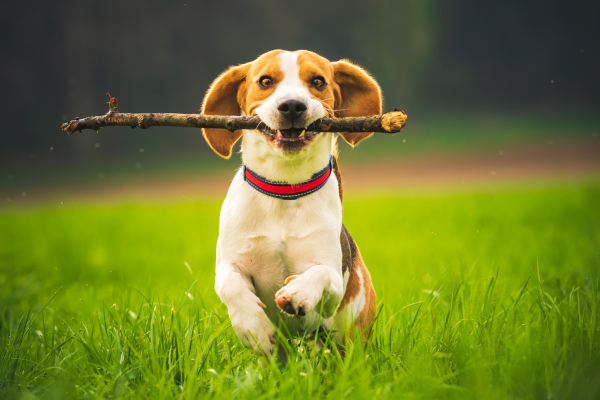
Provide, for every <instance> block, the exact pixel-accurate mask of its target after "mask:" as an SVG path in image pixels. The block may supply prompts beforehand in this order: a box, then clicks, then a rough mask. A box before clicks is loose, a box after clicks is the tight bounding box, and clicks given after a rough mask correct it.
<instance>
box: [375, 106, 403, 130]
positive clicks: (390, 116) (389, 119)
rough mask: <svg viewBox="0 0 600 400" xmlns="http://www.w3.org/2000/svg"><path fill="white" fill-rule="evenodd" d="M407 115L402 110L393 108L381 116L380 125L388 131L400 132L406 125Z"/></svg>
mask: <svg viewBox="0 0 600 400" xmlns="http://www.w3.org/2000/svg"><path fill="white" fill-rule="evenodd" d="M407 119H408V116H407V115H406V113H405V112H404V111H402V110H394V111H392V112H389V113H387V114H384V115H383V116H382V117H381V127H382V128H383V129H384V130H385V131H386V132H388V133H396V132H400V130H401V129H402V128H403V127H404V125H406V120H407Z"/></svg>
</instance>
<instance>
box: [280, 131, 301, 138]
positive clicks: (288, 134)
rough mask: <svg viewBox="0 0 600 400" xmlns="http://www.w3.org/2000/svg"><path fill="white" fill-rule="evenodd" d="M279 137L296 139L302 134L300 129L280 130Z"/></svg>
mask: <svg viewBox="0 0 600 400" xmlns="http://www.w3.org/2000/svg"><path fill="white" fill-rule="evenodd" d="M280 132H281V137H284V138H297V137H299V136H300V134H301V133H302V129H285V130H281V131H280Z"/></svg>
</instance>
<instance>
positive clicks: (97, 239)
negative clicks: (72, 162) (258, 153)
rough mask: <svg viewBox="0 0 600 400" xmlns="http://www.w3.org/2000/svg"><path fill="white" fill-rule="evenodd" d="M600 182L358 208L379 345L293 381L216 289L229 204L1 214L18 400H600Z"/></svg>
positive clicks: (302, 352)
mask: <svg viewBox="0 0 600 400" xmlns="http://www.w3.org/2000/svg"><path fill="white" fill-rule="evenodd" d="M599 204H600V181H598V180H593V181H586V182H579V183H571V184H556V185H554V186H552V185H549V186H544V187H535V186H527V185H520V186H506V187H503V188H495V189H489V188H488V189H485V190H484V189H481V190H478V189H477V188H473V189H471V190H470V191H465V192H460V193H448V192H427V193H425V192H421V193H411V194H406V193H393V192H382V193H380V194H376V193H372V194H368V193H367V194H365V195H363V196H360V197H357V196H354V197H349V198H347V199H346V203H345V208H344V212H345V216H344V220H345V223H346V225H347V227H348V229H349V230H350V232H351V233H352V235H353V236H354V238H355V240H356V241H357V243H358V245H359V247H360V250H361V252H362V255H363V258H364V259H365V262H366V264H367V266H368V268H369V270H370V271H371V274H372V277H373V282H374V285H375V289H376V291H377V296H378V303H379V305H378V311H379V313H378V318H377V321H376V325H375V328H374V330H373V331H372V333H371V335H370V337H369V339H368V341H367V344H366V349H365V348H363V346H362V343H361V341H360V340H355V341H354V344H350V345H348V346H347V348H346V349H345V351H346V356H345V357H342V356H340V353H339V351H338V349H337V347H335V346H329V347H328V348H326V349H324V350H320V351H317V350H316V349H315V348H314V347H312V346H311V341H310V340H306V339H305V340H301V341H300V342H299V344H297V345H294V346H289V348H288V350H289V351H290V352H292V353H293V354H292V356H291V361H290V363H289V364H288V365H287V366H286V367H284V368H282V367H280V366H279V365H277V364H276V363H274V362H272V363H271V364H268V365H266V366H261V363H260V358H259V357H258V356H256V355H255V354H253V353H252V352H250V351H249V350H246V349H244V348H242V347H241V346H240V344H239V341H238V339H237V338H236V336H235V334H234V333H233V331H232V329H231V328H230V327H229V322H228V316H227V310H226V308H225V307H224V306H223V305H222V304H221V303H220V301H219V299H218V298H217V296H216V295H215V293H214V290H213V283H214V260H215V245H216V239H217V230H218V213H219V208H220V201H214V202H210V201H206V202H196V203H191V202H190V203H178V204H164V203H146V204H114V205H109V206H107V205H92V204H80V205H63V206H59V205H57V206H52V207H42V206H36V207H33V206H32V207H29V208H26V207H23V208H12V209H8V208H5V209H3V210H0V226H1V227H2V229H0V311H1V314H0V397H1V398H3V399H7V398H19V397H21V396H22V397H24V398H59V399H64V398H71V397H73V398H115V399H116V398H151V399H155V398H156V399H158V398H186V399H187V398H204V397H207V398H231V397H235V398H239V399H245V398H248V399H263V398H286V399H303V400H305V399H308V398H325V397H327V398H332V399H340V398H375V397H376V398H377V399H385V398H394V399H397V398H411V399H420V398H432V399H443V398H456V399H496V398H503V399H505V398H519V399H533V398H540V399H541V398H543V399H575V398H577V399H593V398H598V396H600V380H598V379H597V378H598V376H600V349H599V344H600V341H599V339H600V321H599V317H600V297H599V296H600V294H599V293H598V285H599V284H598V279H599V277H600V274H599V272H600V254H599V253H600V209H599V208H598V205H599Z"/></svg>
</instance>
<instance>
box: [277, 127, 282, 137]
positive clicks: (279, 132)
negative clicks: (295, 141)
mask: <svg viewBox="0 0 600 400" xmlns="http://www.w3.org/2000/svg"><path fill="white" fill-rule="evenodd" d="M277 137H281V131H280V130H279V129H277Z"/></svg>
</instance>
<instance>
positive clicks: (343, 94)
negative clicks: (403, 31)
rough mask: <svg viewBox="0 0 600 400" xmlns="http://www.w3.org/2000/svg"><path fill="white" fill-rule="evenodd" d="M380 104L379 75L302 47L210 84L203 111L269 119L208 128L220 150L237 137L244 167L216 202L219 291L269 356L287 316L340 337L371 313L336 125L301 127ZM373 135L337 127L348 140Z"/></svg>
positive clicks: (300, 326)
mask: <svg viewBox="0 0 600 400" xmlns="http://www.w3.org/2000/svg"><path fill="white" fill-rule="evenodd" d="M381 107H382V98H381V91H380V88H379V85H378V84H377V82H376V81H375V80H374V79H373V78H372V77H371V76H370V75H369V74H368V73H367V72H365V71H364V70H363V69H361V68H360V67H358V66H356V65H354V64H352V63H350V62H349V61H346V60H341V61H337V62H330V61H328V60H327V59H325V58H323V57H321V56H319V55H317V54H315V53H312V52H310V51H304V50H301V51H295V52H288V51H282V50H274V51H270V52H268V53H265V54H263V55H262V56H260V57H258V58H257V59H256V60H254V61H252V62H249V63H246V64H242V65H239V66H234V67H231V68H229V69H228V70H226V71H225V72H223V73H222V74H221V75H220V76H219V77H217V79H215V81H214V82H213V83H212V85H211V86H210V89H209V90H208V92H207V94H206V96H205V98H204V102H203V104H202V110H201V112H202V113H203V114H207V115H248V116H259V117H260V119H261V120H262V121H263V122H264V125H262V124H261V125H259V126H257V128H256V129H255V130H244V131H242V130H237V131H234V132H230V131H227V130H224V129H203V134H204V137H205V139H206V141H207V142H208V144H209V145H210V147H211V148H212V149H213V150H214V151H215V152H216V153H217V154H219V155H220V156H222V157H224V158H229V157H230V156H231V152H232V148H233V145H234V144H235V143H236V142H237V140H238V139H240V138H242V145H241V149H242V160H243V166H242V167H241V168H240V169H239V171H238V172H237V174H236V175H235V178H234V179H233V182H232V183H231V186H230V188H229V191H228V193H227V197H226V198H225V201H224V203H223V207H222V209H221V218H220V227H219V239H218V242H217V260H216V279H215V290H216V292H217V294H218V296H219V298H220V299H221V300H222V301H223V302H224V303H225V305H226V306H227V309H228V312H229V316H230V319H231V324H232V327H233V329H234V330H235V332H236V334H237V336H238V337H239V339H240V341H241V342H242V344H243V345H244V346H246V347H248V348H253V349H254V350H256V351H257V352H259V353H263V354H265V355H267V356H270V355H271V354H272V353H273V349H274V347H275V343H276V341H275V327H274V325H278V324H279V323H280V321H282V322H283V324H285V329H284V332H285V331H286V330H287V331H288V332H289V333H290V334H291V335H300V336H301V335H304V334H310V333H312V332H314V331H315V330H316V329H317V326H318V325H319V324H320V325H321V326H322V327H323V328H324V329H327V330H329V329H332V330H334V332H335V333H334V334H335V335H337V336H336V340H339V341H340V342H343V340H344V337H345V333H344V332H345V331H347V330H348V329H352V328H353V327H356V328H358V329H361V330H367V329H369V328H370V326H371V324H372V323H373V320H374V318H375V290H374V289H373V285H372V283H371V276H370V274H369V271H368V270H367V267H366V266H365V264H364V262H363V260H362V257H361V255H360V252H359V251H358V248H357V246H356V243H355V242H354V240H353V239H352V236H350V233H349V232H348V230H347V229H346V227H345V226H344V224H343V223H342V181H341V175H340V170H339V167H338V163H337V158H336V140H337V136H338V134H337V133H331V132H329V133H327V132H323V133H321V132H310V131H306V129H305V127H307V126H308V125H309V124H311V123H312V122H313V121H315V120H317V119H319V118H323V117H333V116H335V117H358V116H366V115H374V114H381ZM371 135H372V132H370V133H365V132H360V133H340V134H339V136H341V137H342V138H343V139H344V140H345V141H346V142H348V143H349V144H350V145H355V144H356V143H358V142H360V141H361V140H363V139H366V138H367V137H369V136H371ZM281 312H283V314H284V315H282V314H281Z"/></svg>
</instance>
